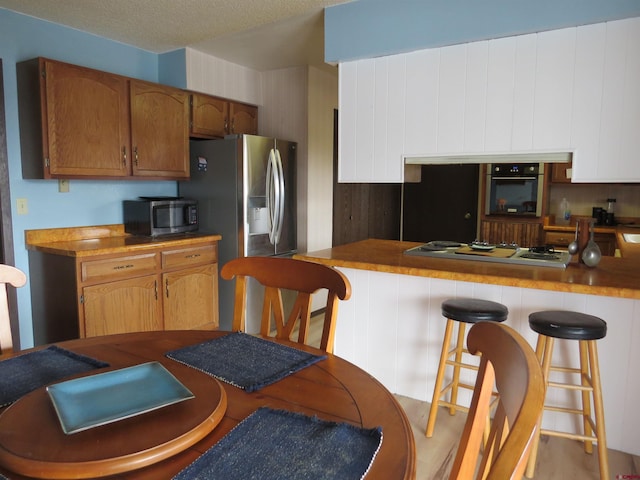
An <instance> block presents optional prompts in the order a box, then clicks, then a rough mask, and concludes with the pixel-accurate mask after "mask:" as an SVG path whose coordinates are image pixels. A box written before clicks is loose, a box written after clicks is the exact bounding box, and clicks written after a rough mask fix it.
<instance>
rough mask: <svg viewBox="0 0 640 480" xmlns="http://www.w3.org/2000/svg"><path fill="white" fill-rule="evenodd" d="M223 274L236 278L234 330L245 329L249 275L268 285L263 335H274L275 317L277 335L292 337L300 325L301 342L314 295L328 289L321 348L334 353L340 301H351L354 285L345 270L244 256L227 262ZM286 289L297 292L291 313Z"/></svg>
mask: <svg viewBox="0 0 640 480" xmlns="http://www.w3.org/2000/svg"><path fill="white" fill-rule="evenodd" d="M220 273H221V275H222V278H224V279H226V280H231V279H233V278H234V277H235V279H236V293H235V306H234V312H233V326H232V330H233V331H245V317H246V293H247V278H248V277H251V278H254V279H256V280H257V281H258V282H260V283H261V284H262V285H263V286H264V287H265V292H264V301H263V306H262V316H261V323H260V334H261V335H263V336H269V335H270V334H271V332H272V323H271V322H272V320H273V321H274V323H275V337H276V338H279V339H284V340H291V336H292V334H293V332H294V330H295V328H296V325H297V326H298V339H297V342H298V343H307V334H308V330H309V323H310V319H311V300H312V294H313V293H315V292H318V291H320V290H322V289H325V290H326V291H327V303H326V306H325V311H324V326H323V329H322V338H321V340H320V348H321V349H322V350H324V351H326V352H329V353H332V352H333V342H334V336H335V327H336V319H337V316H338V300H347V299H348V298H349V297H350V296H351V284H350V283H349V280H348V279H347V277H345V276H344V275H343V274H342V273H341V272H339V271H338V270H336V269H334V268H332V267H329V266H326V265H321V264H319V263H313V262H307V261H303V260H295V259H292V258H281V257H241V258H236V259H234V260H231V261H229V262H228V263H226V264H225V265H224V266H223V267H222V270H221V272H220ZM282 289H286V290H292V291H295V292H297V296H296V299H295V303H294V304H293V307H292V309H291V312H289V313H288V316H285V312H284V306H283V302H282Z"/></svg>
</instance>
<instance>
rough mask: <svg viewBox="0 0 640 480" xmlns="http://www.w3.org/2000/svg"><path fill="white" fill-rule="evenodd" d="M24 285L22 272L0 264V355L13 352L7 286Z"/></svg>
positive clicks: (24, 278) (25, 281)
mask: <svg viewBox="0 0 640 480" xmlns="http://www.w3.org/2000/svg"><path fill="white" fill-rule="evenodd" d="M26 283H27V276H26V275H25V274H24V272H22V270H19V269H17V268H16V267H12V266H11V265H4V264H0V354H3V353H5V354H6V353H9V352H11V351H12V350H13V338H12V336H11V319H10V318H9V300H8V296H7V285H11V286H13V287H16V288H19V287H22V286H23V285H25V284H26Z"/></svg>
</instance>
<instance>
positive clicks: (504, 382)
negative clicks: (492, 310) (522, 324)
mask: <svg viewBox="0 0 640 480" xmlns="http://www.w3.org/2000/svg"><path fill="white" fill-rule="evenodd" d="M467 346H468V349H469V351H470V352H471V353H473V354H478V355H480V366H479V370H478V376H477V379H476V384H475V388H474V393H473V398H472V399H471V406H470V409H469V413H468V416H467V420H466V423H465V426H464V430H463V432H462V436H461V440H460V445H459V447H458V451H457V454H456V458H455V460H454V464H453V468H452V471H451V475H450V477H449V478H450V479H455V480H471V479H474V478H478V479H490V480H498V479H500V480H503V479H520V478H522V475H523V473H524V469H525V466H526V463H527V459H528V457H529V453H530V449H531V445H532V439H533V434H534V432H535V429H536V427H537V423H538V419H539V418H540V415H541V414H542V408H543V403H544V395H545V384H544V380H543V377H542V369H541V368H540V364H539V363H538V360H537V358H536V355H535V352H534V351H533V349H532V348H531V346H530V345H529V344H528V343H527V342H526V341H525V340H524V338H522V336H521V335H520V334H518V333H517V332H516V331H515V330H513V329H512V328H510V327H508V326H506V325H504V324H500V323H495V322H479V323H477V324H475V325H474V326H473V327H472V328H471V329H470V331H469V335H468V338H467ZM494 389H496V390H497V391H498V404H497V407H496V410H495V414H494V417H493V420H492V421H491V429H490V431H489V435H488V437H487V441H486V444H485V445H482V441H483V433H484V431H485V425H486V421H487V417H488V415H489V412H490V406H491V402H492V395H491V393H492V392H493V391H494ZM481 451H482V452H483V455H482V458H481V461H479V460H480V457H481Z"/></svg>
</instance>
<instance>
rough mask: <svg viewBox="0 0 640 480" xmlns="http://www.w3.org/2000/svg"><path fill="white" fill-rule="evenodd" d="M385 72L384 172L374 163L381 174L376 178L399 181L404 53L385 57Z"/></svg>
mask: <svg viewBox="0 0 640 480" xmlns="http://www.w3.org/2000/svg"><path fill="white" fill-rule="evenodd" d="M387 61H388V65H387V68H388V69H387V74H388V77H389V81H388V84H389V96H388V99H387V100H388V102H389V103H388V105H387V113H388V119H387V151H386V155H385V162H386V164H385V166H384V173H383V174H382V167H381V166H380V165H378V164H376V170H377V171H380V172H381V175H380V176H378V177H377V178H376V180H377V181H382V182H400V181H402V180H404V160H403V157H402V155H403V153H404V150H405V148H404V136H405V135H404V134H405V129H406V125H405V105H406V86H407V84H406V79H407V72H406V58H405V56H404V55H394V56H392V57H387Z"/></svg>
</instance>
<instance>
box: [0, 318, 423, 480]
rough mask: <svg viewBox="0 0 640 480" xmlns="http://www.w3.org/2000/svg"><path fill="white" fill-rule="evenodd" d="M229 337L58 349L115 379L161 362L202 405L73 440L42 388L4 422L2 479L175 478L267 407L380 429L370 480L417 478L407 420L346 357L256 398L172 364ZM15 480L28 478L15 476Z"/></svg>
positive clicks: (109, 340) (185, 405)
mask: <svg viewBox="0 0 640 480" xmlns="http://www.w3.org/2000/svg"><path fill="white" fill-rule="evenodd" d="M226 333H227V332H217V331H165V332H141V333H130V334H122V335H110V336H104V337H93V338H86V339H79V340H71V341H67V342H60V343H57V345H58V346H60V347H62V348H65V349H67V350H70V351H73V352H76V353H79V354H83V355H87V356H90V357H93V358H96V359H99V360H102V361H104V362H108V363H109V364H110V367H109V368H108V369H110V370H113V369H118V368H124V367H129V366H132V365H137V364H141V363H145V362H149V361H158V362H160V363H161V364H162V365H163V366H164V367H166V368H167V370H169V372H171V373H172V374H173V375H174V376H175V377H176V378H177V379H178V380H180V382H182V383H183V384H184V385H185V386H186V387H187V388H188V389H190V390H191V391H192V392H193V393H194V395H195V398H194V399H191V400H188V401H184V402H180V403H177V404H175V405H169V406H166V407H163V408H161V409H158V410H155V411H153V412H149V413H145V414H144V415H138V416H135V417H131V418H127V419H124V420H120V421H118V422H114V423H110V424H108V425H103V426H100V427H96V428H91V429H88V430H85V431H82V432H78V433H76V434H72V435H65V434H64V433H63V431H62V429H61V427H60V423H59V420H58V418H57V416H56V413H55V410H54V408H53V406H52V403H51V401H50V399H49V398H48V395H47V393H46V391H45V388H40V389H38V390H36V391H34V392H31V393H29V394H27V395H25V396H24V397H22V398H21V399H19V400H18V401H17V402H15V403H14V404H13V405H11V406H10V407H8V408H6V409H5V410H4V412H2V414H1V415H0V472H3V473H5V474H6V475H8V476H9V477H10V478H12V479H20V478H31V477H37V478H89V477H95V476H98V475H101V476H105V475H112V474H114V473H119V472H120V473H119V474H118V478H126V479H147V478H149V479H150V478H171V477H173V476H174V475H176V474H177V473H178V472H180V471H181V470H182V469H184V468H185V467H186V466H188V465H189V464H190V463H192V462H193V461H194V460H195V459H196V458H197V457H199V456H200V455H201V454H203V453H204V452H206V451H207V450H208V449H209V448H210V447H211V446H213V445H214V444H215V443H217V442H218V441H219V440H220V439H221V438H222V437H223V436H224V435H225V434H226V433H228V432H229V431H230V430H231V429H233V427H235V426H236V425H237V424H238V423H239V422H241V421H242V420H243V419H245V418H246V417H248V416H249V415H250V414H251V413H253V412H254V411H255V410H257V409H258V408H260V407H262V406H267V407H270V408H274V409H285V410H290V411H296V412H300V413H303V414H306V415H317V416H318V417H320V418H323V419H326V420H332V421H338V422H347V423H351V424H353V425H356V426H358V427H363V428H373V427H377V426H381V427H382V431H383V435H384V440H383V442H382V446H381V448H380V451H379V452H378V454H377V455H376V458H375V461H374V462H373V464H372V467H371V469H370V470H369V473H368V474H367V478H368V479H375V478H380V479H405V478H406V479H409V478H414V477H415V445H414V439H413V434H412V431H411V426H410V425H409V422H408V420H407V418H406V415H405V414H404V411H403V410H402V408H401V407H400V405H399V404H398V402H397V401H396V400H395V398H394V397H393V395H392V394H391V393H390V392H389V391H388V390H386V389H385V388H384V387H383V386H382V385H381V384H380V383H379V382H378V381H377V380H375V379H374V378H373V377H371V376H370V375H369V374H367V373H366V372H364V371H363V370H361V369H360V368H358V367H356V366H355V365H353V364H351V363H349V362H347V361H345V360H343V359H341V358H339V357H336V356H334V355H331V354H329V355H327V358H326V359H325V360H322V361H320V362H317V363H316V364H314V365H311V366H309V367H307V368H304V369H303V370H301V371H299V372H296V373H294V374H292V375H289V376H288V377H286V378H284V379H282V380H280V381H278V382H276V383H274V384H272V385H268V386H266V387H264V388H262V389H260V390H258V391H255V392H252V393H247V392H245V391H244V390H241V389H240V388H237V387H234V386H232V385H228V384H226V383H220V382H218V381H217V380H215V379H214V378H212V377H210V376H209V375H207V374H204V373H201V372H199V371H198V370H196V369H193V368H191V367H188V366H186V365H183V364H181V363H178V362H175V361H173V360H171V359H169V358H167V357H165V353H166V352H168V351H171V350H175V349H178V348H181V347H184V346H187V345H193V344H196V343H199V342H203V341H206V340H209V339H212V338H216V337H219V336H221V335H225V334H226ZM278 342H280V343H285V344H289V345H290V346H294V347H296V348H300V349H304V350H307V351H310V352H312V353H316V354H320V353H324V352H321V351H319V350H317V349H315V348H312V347H308V346H304V345H299V344H297V343H291V342H282V341H278ZM21 353H24V352H21ZM103 371H105V370H98V372H103ZM181 432H182V433H181ZM16 472H18V473H20V474H21V475H25V476H16V475H15V473H16ZM79 472H80V476H78V474H79ZM82 472H85V474H82Z"/></svg>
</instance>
